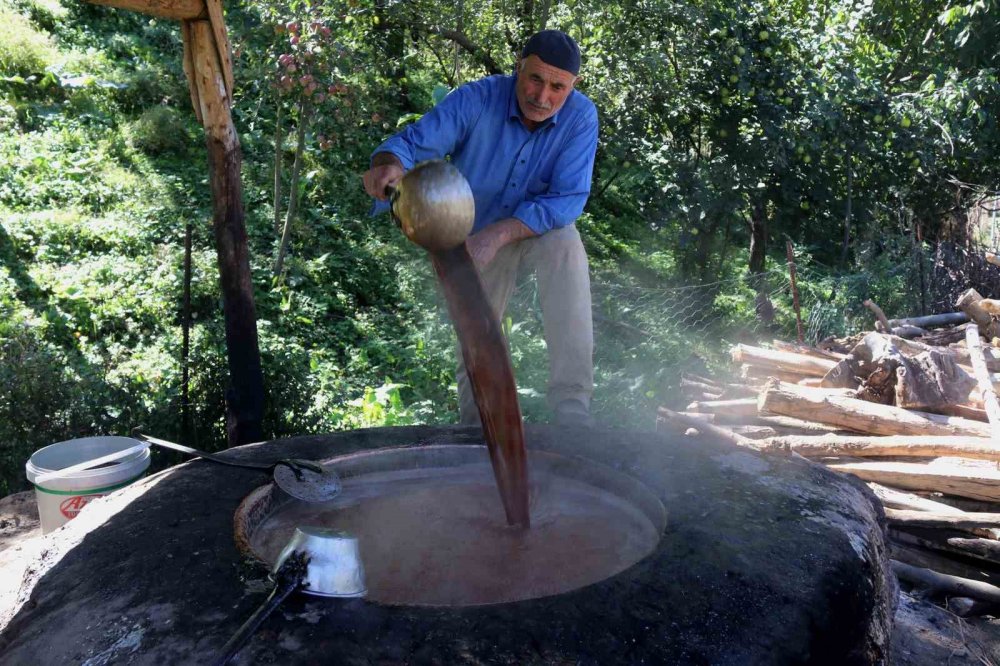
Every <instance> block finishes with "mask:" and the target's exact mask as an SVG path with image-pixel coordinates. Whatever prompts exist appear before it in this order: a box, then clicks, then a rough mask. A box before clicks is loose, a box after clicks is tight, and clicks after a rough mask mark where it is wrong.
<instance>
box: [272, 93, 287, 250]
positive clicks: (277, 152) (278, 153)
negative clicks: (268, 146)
mask: <svg viewBox="0 0 1000 666" xmlns="http://www.w3.org/2000/svg"><path fill="white" fill-rule="evenodd" d="M284 143H285V136H284V127H282V125H281V101H280V100H278V108H277V109H276V110H275V112H274V197H273V199H274V233H275V234H280V233H281V163H282V161H283V159H282V157H283V155H284V149H283V146H284Z"/></svg>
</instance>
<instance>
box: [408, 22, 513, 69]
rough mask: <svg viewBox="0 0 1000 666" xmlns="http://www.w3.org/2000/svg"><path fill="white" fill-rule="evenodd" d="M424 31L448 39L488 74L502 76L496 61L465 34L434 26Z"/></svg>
mask: <svg viewBox="0 0 1000 666" xmlns="http://www.w3.org/2000/svg"><path fill="white" fill-rule="evenodd" d="M425 29H426V30H427V32H432V33H434V34H435V35H438V36H440V37H444V38H445V39H450V40H451V41H453V42H455V43H456V44H458V45H459V46H461V47H462V48H463V49H465V50H466V51H467V52H468V53H469V54H471V55H472V56H473V57H474V58H475V59H476V60H478V61H479V64H481V65H482V66H483V67H485V68H486V71H487V72H488V73H490V74H503V69H501V67H500V65H498V64H497V61H496V60H494V59H493V56H491V55H490V54H489V52H488V51H486V49H484V48H482V47H481V46H479V45H477V44H474V43H473V42H472V40H470V39H469V38H468V37H467V36H466V35H465V34H463V33H461V32H459V31H457V30H449V29H447V28H439V27H436V26H427V27H426V28H425Z"/></svg>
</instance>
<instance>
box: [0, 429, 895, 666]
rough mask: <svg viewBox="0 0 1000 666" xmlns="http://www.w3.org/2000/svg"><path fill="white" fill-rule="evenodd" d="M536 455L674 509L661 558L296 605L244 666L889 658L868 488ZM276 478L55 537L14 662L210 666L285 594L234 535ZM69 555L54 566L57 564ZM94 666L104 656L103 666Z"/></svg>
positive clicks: (200, 488)
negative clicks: (273, 596) (497, 597)
mask: <svg viewBox="0 0 1000 666" xmlns="http://www.w3.org/2000/svg"><path fill="white" fill-rule="evenodd" d="M526 435H527V441H528V445H529V448H530V449H532V450H535V451H545V452H550V453H554V454H558V455H560V456H563V457H566V458H572V457H574V456H579V457H582V458H584V459H586V460H588V461H593V462H595V463H598V464H602V465H606V466H609V467H611V468H613V469H614V470H616V472H617V473H620V474H625V475H628V476H630V477H632V478H633V479H635V480H637V481H638V482H640V483H641V484H642V485H643V486H645V487H646V488H648V489H650V490H651V492H652V493H653V494H654V495H656V497H657V498H658V500H659V501H660V502H662V504H663V506H664V507H665V508H666V523H665V528H663V532H662V536H661V538H660V540H659V543H658V544H657V545H656V547H655V549H654V550H653V551H652V552H651V553H650V554H649V555H648V556H646V557H645V558H644V559H642V560H640V561H639V562H638V563H637V564H635V565H633V566H631V567H630V568H628V569H626V570H624V571H622V572H620V573H618V574H616V575H613V576H611V577H610V578H607V579H604V580H601V581H599V582H596V583H594V584H591V585H587V586H585V587H582V588H579V589H575V590H572V591H569V592H564V593H561V594H556V595H552V596H545V597H542V598H535V599H530V600H526V601H518V602H513V603H499V604H493V605H482V606H465V607H420V606H407V605H393V604H383V603H377V602H375V601H372V600H366V599H322V598H316V597H306V596H304V595H300V596H296V597H292V598H291V599H289V600H288V601H287V602H286V603H285V605H284V606H283V607H282V610H281V612H279V613H277V614H275V615H273V616H272V617H270V618H269V619H268V620H267V622H266V623H265V624H264V626H263V627H262V628H261V630H260V631H259V632H258V633H257V634H256V635H255V636H254V637H253V638H252V639H251V641H250V642H249V643H248V645H247V646H246V648H245V649H244V650H243V652H241V654H240V657H239V662H238V663H281V664H306V663H327V662H336V663H442V664H450V663H518V664H523V663H559V664H563V663H594V664H597V663H600V664H609V663H713V664H727V663H729V664H750V663H777V664H784V663H806V662H809V663H830V664H869V663H879V662H882V661H883V660H884V659H885V657H886V651H887V650H888V644H889V643H888V639H889V637H888V632H889V628H890V626H891V619H892V611H893V605H894V603H895V588H894V582H893V578H892V576H891V574H890V573H889V572H888V568H887V560H886V554H885V544H884V540H883V538H884V535H883V529H884V528H883V524H882V518H881V514H880V511H879V510H878V509H877V508H876V506H877V505H876V503H875V502H874V498H872V497H871V495H870V493H869V492H868V491H867V489H866V488H865V487H864V486H863V485H862V484H860V483H857V482H854V481H852V480H851V479H849V478H848V477H844V476H839V475H836V474H835V473H833V472H830V471H828V470H825V469H823V468H822V467H819V466H817V465H814V464H811V463H808V462H806V461H804V460H798V459H790V458H774V457H768V458H764V457H761V456H759V455H757V454H754V453H750V452H747V451H744V450H736V449H732V448H731V447H729V446H726V445H722V444H715V443H712V442H707V441H699V440H694V439H685V438H674V437H665V436H660V435H656V434H652V433H634V432H624V431H601V430H560V429H555V428H548V427H530V426H529V427H527V428H526ZM481 443H482V439H481V435H480V433H479V432H478V430H474V429H457V428H426V427H423V428H387V429H374V430H363V431H354V432H346V433H339V434H336V435H328V436H321V437H299V438H294V439H289V440H281V441H276V442H269V443H266V444H260V445H252V446H247V447H241V448H239V449H234V450H232V451H231V452H228V453H227V455H231V456H233V457H234V458H240V459H245V460H268V459H273V458H278V457H287V456H295V457H301V458H308V459H325V458H329V457H332V456H337V455H343V454H348V453H352V452H357V451H364V450H371V449H374V448H378V447H401V446H403V447H406V446H411V447H415V446H423V445H428V444H459V445H462V444H475V445H479V444H481ZM264 480H265V479H262V478H261V476H260V475H257V474H254V473H253V472H251V471H246V472H244V471H242V470H229V469H222V468H219V467H217V466H213V465H210V464H206V463H203V462H189V463H185V464H183V465H180V466H178V467H175V468H172V469H170V470H167V471H165V472H162V473H160V474H158V475H156V476H153V477H151V478H149V479H147V480H145V481H144V482H141V483H140V484H137V485H136V486H133V487H131V488H128V489H125V490H124V491H122V492H121V493H117V494H116V495H115V496H112V497H111V498H108V499H106V500H101V501H99V502H96V503H95V506H94V507H93V509H88V512H90V516H87V515H86V513H87V512H85V513H84V515H81V517H80V518H79V519H78V520H77V521H74V522H71V523H70V524H69V525H68V526H67V528H65V529H63V530H59V531H57V532H55V533H53V534H52V535H49V536H48V537H46V538H47V539H51V540H52V543H51V548H50V549H49V550H50V554H57V553H59V552H61V551H65V550H66V549H67V547H68V546H70V545H73V544H75V546H74V547H73V548H72V549H70V550H68V552H66V553H65V555H64V556H63V557H62V558H61V560H58V561H50V562H49V563H48V564H42V565H40V567H39V569H38V571H37V572H35V573H34V574H33V575H32V576H31V578H30V580H28V581H27V582H26V585H25V588H24V590H25V596H26V598H27V603H26V604H25V605H24V606H23V608H22V609H21V610H20V612H19V613H18V614H17V615H16V616H15V617H14V619H13V620H12V621H11V623H10V624H9V625H8V626H7V627H6V629H5V630H4V631H3V633H2V634H0V654H3V663H5V664H6V663H11V664H40V663H79V662H81V661H84V660H86V659H89V658H95V659H96V660H98V661H100V663H132V664H147V663H149V664H152V663H203V662H208V661H210V660H211V659H212V657H213V656H214V655H215V654H216V653H217V651H218V650H219V648H220V647H221V646H222V645H223V644H224V643H225V642H226V640H227V639H228V638H229V636H230V635H232V633H233V632H234V631H235V630H236V628H237V627H238V626H239V625H240V623H241V622H242V621H243V619H244V618H245V617H246V616H247V615H248V614H249V613H250V612H251V611H252V610H253V609H254V608H255V607H256V606H257V605H258V604H259V603H260V601H261V599H262V598H263V597H264V595H266V594H267V592H268V589H269V585H268V584H267V582H266V580H265V569H264V567H263V566H262V565H260V564H259V563H257V562H255V561H254V560H252V559H250V558H247V557H245V556H243V555H242V554H241V551H240V550H239V548H238V547H237V543H236V540H235V538H234V535H233V516H234V513H235V512H236V509H237V507H238V506H239V504H240V503H241V502H242V501H243V500H244V498H246V497H247V495H248V494H249V493H251V492H252V491H253V490H254V489H255V488H257V487H259V486H260V485H261V484H262V483H263V482H264ZM52 559H54V558H52V557H51V555H50V560H52ZM94 663H97V662H96V661H95V662H94Z"/></svg>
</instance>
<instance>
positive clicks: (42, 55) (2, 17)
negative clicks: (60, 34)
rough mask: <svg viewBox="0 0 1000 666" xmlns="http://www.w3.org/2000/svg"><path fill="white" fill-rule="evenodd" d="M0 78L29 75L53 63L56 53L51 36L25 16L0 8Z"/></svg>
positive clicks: (43, 69) (3, 7)
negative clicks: (0, 30) (1, 29)
mask: <svg viewBox="0 0 1000 666" xmlns="http://www.w3.org/2000/svg"><path fill="white" fill-rule="evenodd" d="M0 24H2V25H3V26H4V28H3V31H2V32H0V75H2V76H28V75H29V74H38V73H39V72H44V71H45V69H46V68H47V67H49V66H50V65H52V64H54V63H55V61H56V59H57V52H56V49H55V47H54V45H53V43H52V39H51V37H50V36H49V35H48V34H46V33H45V32H44V31H42V30H39V29H38V28H36V27H34V26H33V25H32V24H31V22H30V21H29V20H28V19H27V18H26V17H24V16H23V15H21V14H19V13H17V12H14V11H11V10H10V9H9V8H6V7H5V6H3V5H0Z"/></svg>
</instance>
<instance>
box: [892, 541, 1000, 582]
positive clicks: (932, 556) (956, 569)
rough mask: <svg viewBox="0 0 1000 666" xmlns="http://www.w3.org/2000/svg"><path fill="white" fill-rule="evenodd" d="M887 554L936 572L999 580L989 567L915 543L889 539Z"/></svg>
mask: <svg viewBox="0 0 1000 666" xmlns="http://www.w3.org/2000/svg"><path fill="white" fill-rule="evenodd" d="M889 556H890V557H891V558H892V559H894V560H898V561H900V562H904V563H906V564H909V565H911V566H915V567H920V568H922V569H931V570H933V571H936V572H938V573H943V574H948V575H950V576H958V577H960V578H967V579H969V580H975V581H980V582H983V583H989V584H991V585H993V584H996V583H998V582H1000V575H998V574H996V573H994V572H992V571H990V570H989V569H990V567H984V566H980V565H978V564H970V563H968V562H965V561H964V560H959V559H958V558H955V557H949V556H948V554H946V553H942V552H941V551H938V550H933V549H930V548H924V547H922V546H918V545H916V544H909V543H900V542H898V541H889Z"/></svg>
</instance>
